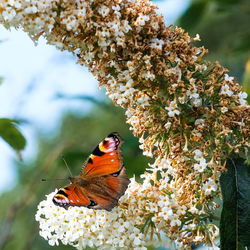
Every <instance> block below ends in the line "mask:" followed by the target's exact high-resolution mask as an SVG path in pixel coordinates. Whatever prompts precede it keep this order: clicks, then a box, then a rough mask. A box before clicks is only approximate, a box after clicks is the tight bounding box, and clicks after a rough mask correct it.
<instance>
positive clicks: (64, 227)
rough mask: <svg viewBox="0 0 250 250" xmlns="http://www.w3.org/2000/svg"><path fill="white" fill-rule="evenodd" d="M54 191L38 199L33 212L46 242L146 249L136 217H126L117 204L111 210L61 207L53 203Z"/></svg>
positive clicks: (78, 245)
mask: <svg viewBox="0 0 250 250" xmlns="http://www.w3.org/2000/svg"><path fill="white" fill-rule="evenodd" d="M56 192H57V190H56V191H55V192H53V193H51V194H49V195H47V199H46V200H44V201H42V202H40V204H39V205H38V211H37V213H36V220H37V221H38V222H39V225H40V235H41V236H42V237H43V238H45V239H46V240H48V242H49V244H50V245H52V246H53V245H59V241H61V242H62V243H63V244H65V245H66V244H70V245H72V246H74V247H76V248H78V249H84V248H85V247H86V246H89V247H98V248H99V249H110V248H124V249H131V248H133V249H138V250H139V249H142V250H146V249H147V248H146V247H145V246H144V245H145V244H146V242H147V241H149V240H147V238H146V237H145V235H144V234H142V233H141V232H140V230H139V229H138V228H137V227H136V226H135V224H136V220H139V218H136V217H135V218H134V217H133V218H131V217H128V216H127V215H126V213H127V211H126V210H124V209H122V208H121V207H116V208H114V209H113V210H112V212H108V211H105V210H92V209H88V208H85V207H69V209H68V210H65V209H64V208H61V207H58V206H55V205H54V204H53V202H52V198H53V196H54V195H55V194H56ZM123 199H125V198H123ZM131 219H132V221H131ZM151 244H152V242H151Z"/></svg>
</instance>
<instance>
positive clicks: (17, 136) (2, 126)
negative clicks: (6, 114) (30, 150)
mask: <svg viewBox="0 0 250 250" xmlns="http://www.w3.org/2000/svg"><path fill="white" fill-rule="evenodd" d="M17 124H18V121H16V120H12V119H8V118H1V119H0V136H1V137H2V138H3V140H4V141H5V142H7V143H8V144H9V145H10V146H11V147H12V148H13V149H15V150H17V151H20V150H22V149H24V147H25V145H26V140H25V138H24V136H23V135H22V133H21V132H20V131H19V130H18V129H17V127H16V125H17Z"/></svg>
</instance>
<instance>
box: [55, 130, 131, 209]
mask: <svg viewBox="0 0 250 250" xmlns="http://www.w3.org/2000/svg"><path fill="white" fill-rule="evenodd" d="M122 144H123V140H122V138H121V137H120V135H119V134H118V133H115V132H114V133H111V134H109V135H108V136H107V137H106V138H104V140H103V141H102V142H100V143H99V145H97V147H96V148H95V149H94V151H93V152H92V153H91V155H90V156H89V157H88V159H87V160H86V162H85V163H84V165H83V168H82V170H81V172H80V174H79V175H78V176H76V177H69V180H70V181H71V184H69V185H67V186H65V187H62V188H60V189H59V191H58V192H57V193H56V194H55V196H54V197H53V202H54V204H55V205H57V206H60V207H63V208H65V209H68V208H69V206H84V207H87V208H92V209H105V210H107V211H111V210H112V208H114V207H115V206H116V205H117V203H118V200H119V198H120V197H121V196H122V195H123V194H124V193H125V191H126V189H127V187H128V184H129V183H130V181H129V179H128V177H127V174H126V169H125V167H124V164H123V159H122V153H121V145H122Z"/></svg>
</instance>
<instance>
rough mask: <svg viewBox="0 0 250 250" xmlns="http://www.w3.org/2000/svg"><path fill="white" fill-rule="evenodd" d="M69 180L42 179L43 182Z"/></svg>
mask: <svg viewBox="0 0 250 250" xmlns="http://www.w3.org/2000/svg"><path fill="white" fill-rule="evenodd" d="M65 180H67V179H45V178H42V179H41V181H65Z"/></svg>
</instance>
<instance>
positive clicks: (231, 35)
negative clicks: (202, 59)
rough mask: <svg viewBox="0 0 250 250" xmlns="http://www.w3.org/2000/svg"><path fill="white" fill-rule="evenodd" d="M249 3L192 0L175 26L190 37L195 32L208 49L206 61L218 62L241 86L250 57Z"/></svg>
mask: <svg viewBox="0 0 250 250" xmlns="http://www.w3.org/2000/svg"><path fill="white" fill-rule="evenodd" d="M249 23H250V1H249V0H193V1H191V5H190V7H189V8H188V9H187V10H186V12H185V13H184V14H183V15H182V16H181V17H180V18H179V20H178V22H177V25H179V26H180V27H182V28H184V29H185V30H186V31H187V32H188V33H190V35H191V36H195V35H196V34H197V33H198V34H199V35H200V37H201V42H197V43H196V45H197V46H201V45H204V47H205V48H207V49H208V50H209V53H208V55H207V56H206V58H207V59H208V60H210V61H212V62H214V61H219V62H220V64H221V65H223V66H224V67H226V68H228V69H229V70H230V75H232V76H236V77H237V79H238V81H239V82H240V83H242V80H243V76H244V72H245V64H246V62H247V60H248V59H249V58H250V42H249V41H250V40H249V39H250V25H249Z"/></svg>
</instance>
